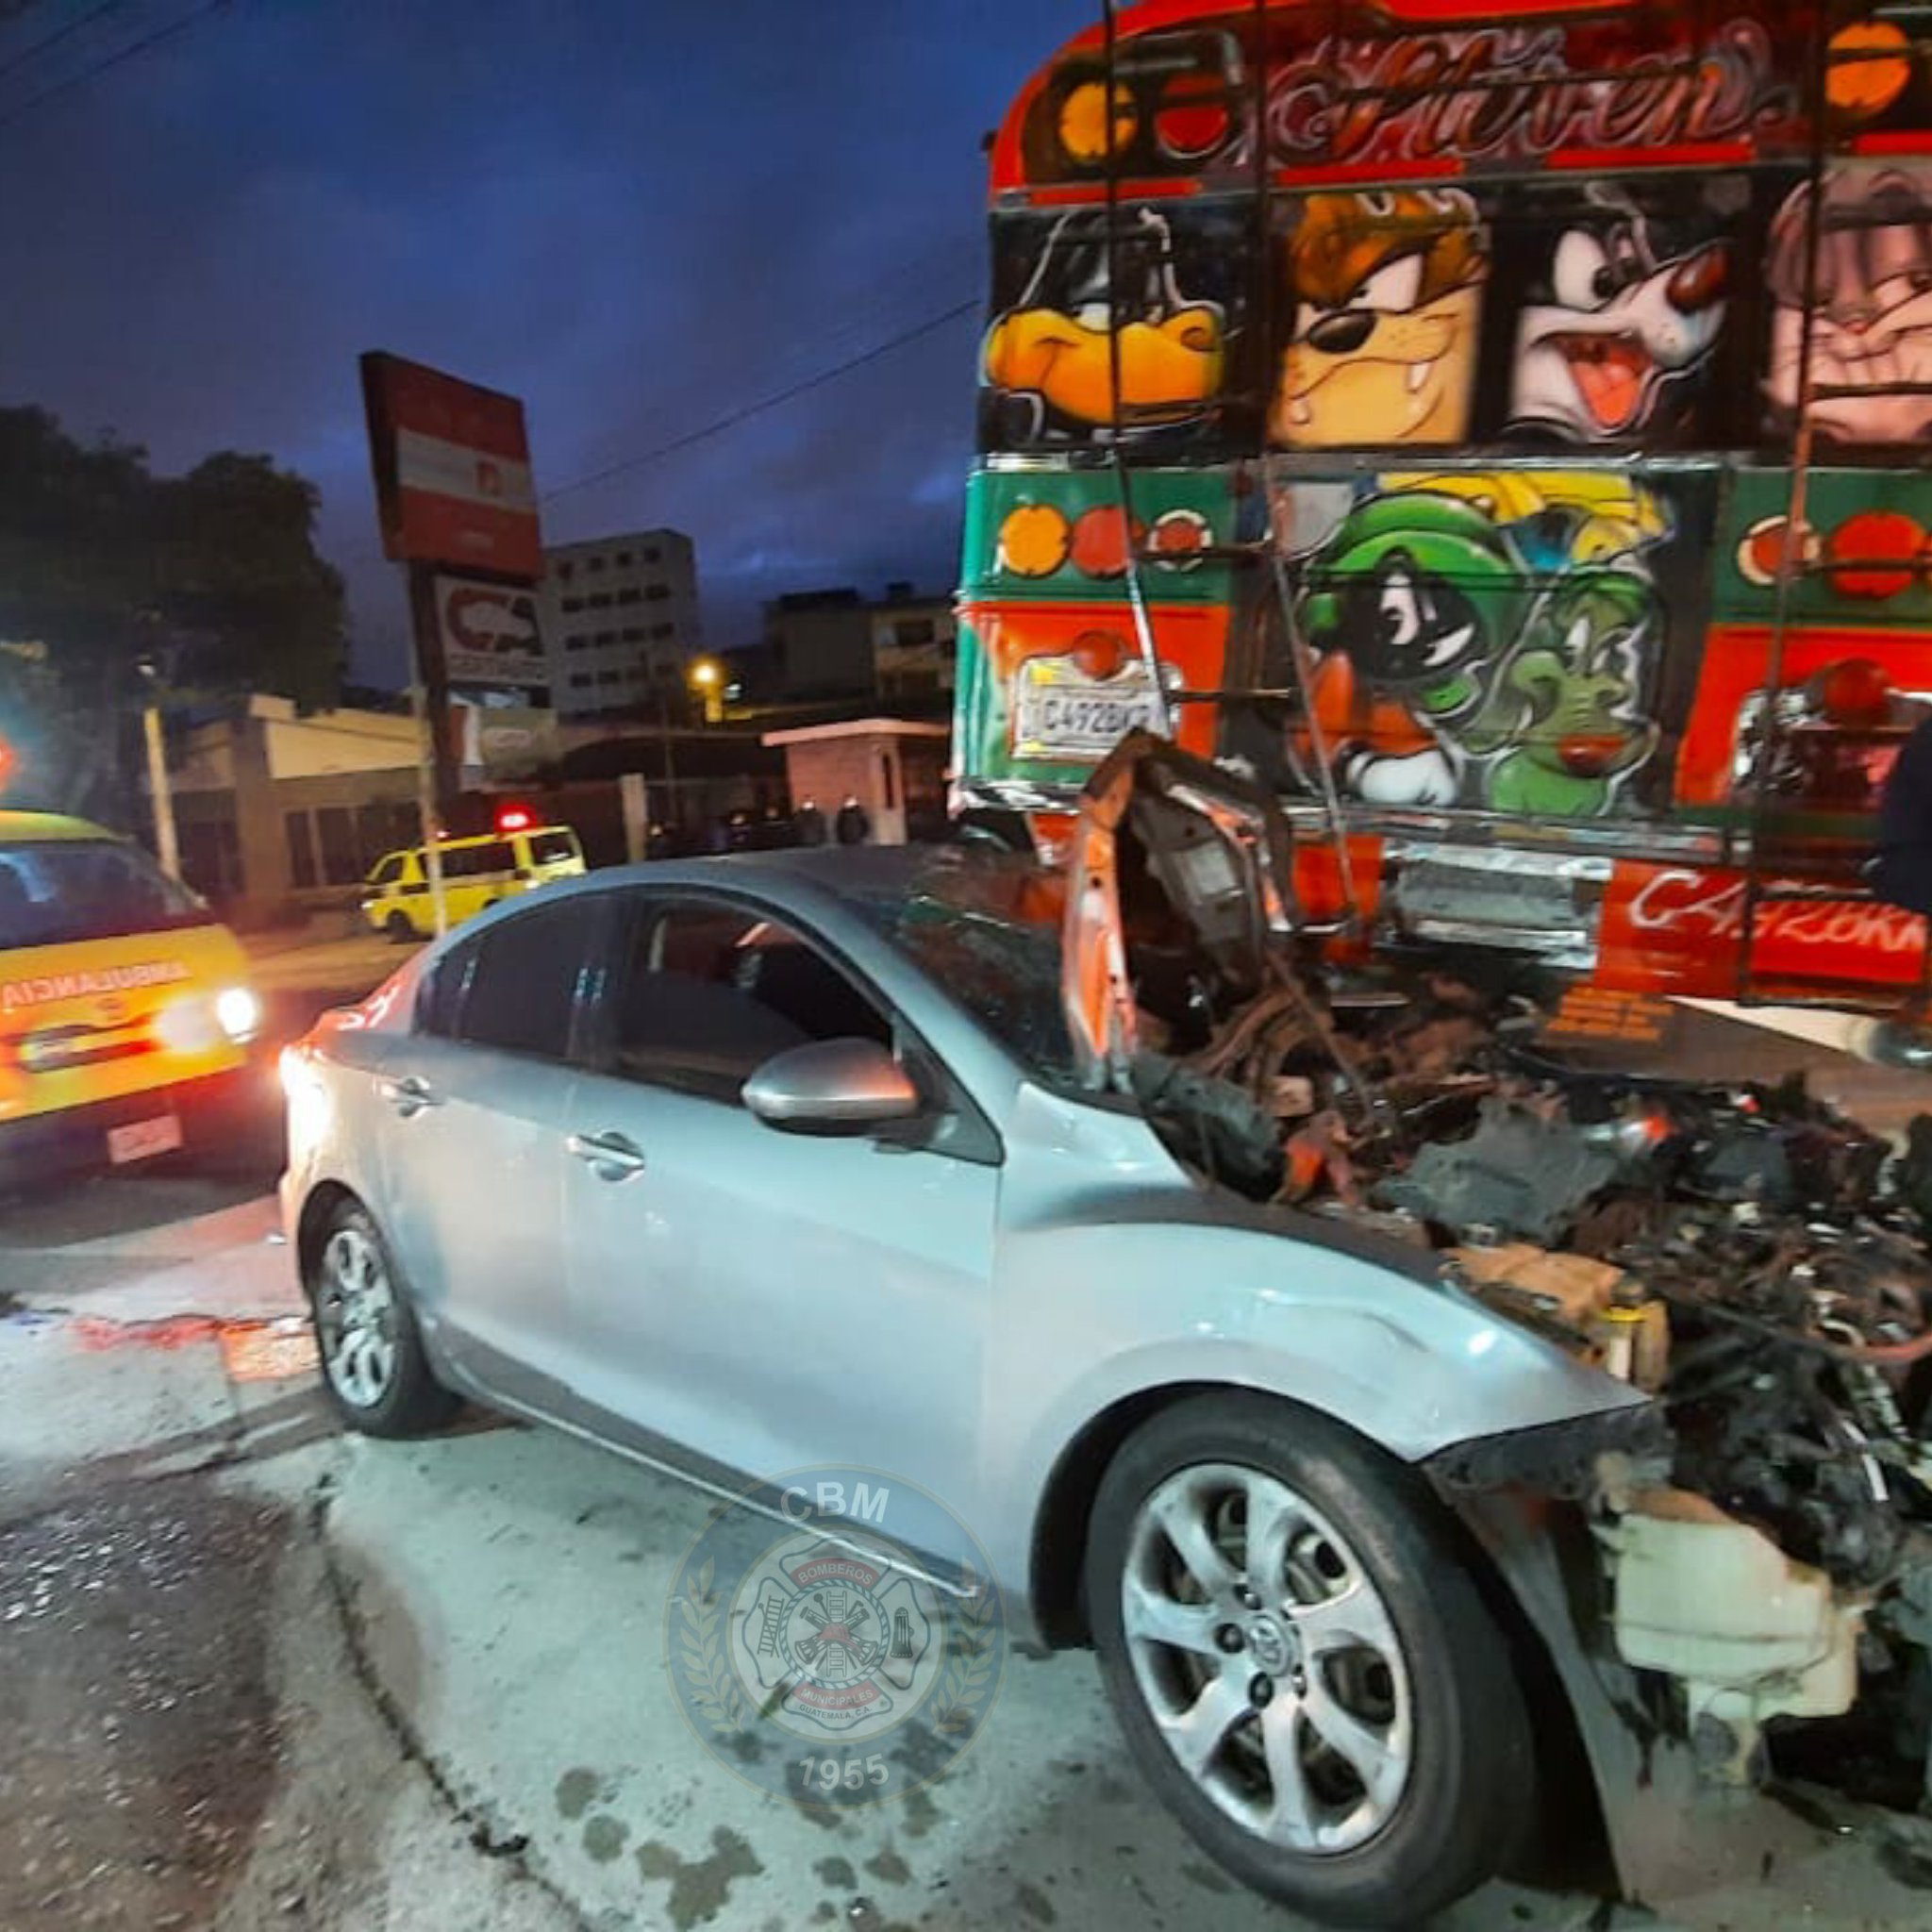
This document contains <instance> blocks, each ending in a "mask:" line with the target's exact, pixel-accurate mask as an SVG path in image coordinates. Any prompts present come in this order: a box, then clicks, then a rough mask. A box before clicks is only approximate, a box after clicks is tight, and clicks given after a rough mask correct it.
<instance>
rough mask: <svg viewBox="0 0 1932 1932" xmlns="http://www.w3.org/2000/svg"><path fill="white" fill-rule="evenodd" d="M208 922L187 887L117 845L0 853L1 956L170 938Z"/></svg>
mask: <svg viewBox="0 0 1932 1932" xmlns="http://www.w3.org/2000/svg"><path fill="white" fill-rule="evenodd" d="M207 922H208V907H207V906H206V904H204V902H203V901H202V900H201V899H200V898H198V897H197V896H196V895H195V894H194V893H192V892H191V891H189V890H188V888H187V887H186V886H183V885H179V884H177V883H176V882H175V880H173V879H171V878H170V877H168V875H167V874H165V873H164V872H162V871H161V870H160V868H159V867H158V866H157V865H156V864H155V862H154V861H153V860H152V859H151V858H148V856H147V855H146V853H144V852H142V851H140V850H139V849H138V848H137V847H135V846H132V845H124V844H122V843H121V842H120V841H117V840H111V839H48V840H43V841H33V842H29V843H26V844H20V845H0V950H5V949H7V948H9V947H14V946H58V945H66V944H68V943H70V942H72V941H75V940H108V939H119V938H121V937H122V936H124V935H125V934H128V933H141V932H166V931H169V930H170V929H172V928H174V927H176V926H183V925H202V924H206V923H207Z"/></svg>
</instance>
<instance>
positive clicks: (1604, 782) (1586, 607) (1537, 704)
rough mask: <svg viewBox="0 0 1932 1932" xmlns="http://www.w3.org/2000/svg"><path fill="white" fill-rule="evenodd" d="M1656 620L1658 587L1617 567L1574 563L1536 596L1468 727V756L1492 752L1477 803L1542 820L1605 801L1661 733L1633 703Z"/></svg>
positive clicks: (1593, 809) (1585, 813)
mask: <svg viewBox="0 0 1932 1932" xmlns="http://www.w3.org/2000/svg"><path fill="white" fill-rule="evenodd" d="M1658 617H1659V611H1658V608H1657V589H1656V586H1655V585H1653V584H1652V583H1651V582H1650V580H1649V579H1648V578H1647V577H1646V576H1644V575H1642V574H1641V572H1639V571H1636V570H1627V569H1623V568H1620V567H1616V566H1612V567H1610V568H1607V569H1586V570H1580V571H1578V572H1577V573H1576V574H1575V575H1574V576H1572V577H1570V578H1568V579H1567V580H1566V581H1564V582H1562V583H1560V584H1558V585H1557V588H1556V589H1554V590H1553V591H1550V593H1549V594H1548V595H1547V596H1546V597H1545V598H1544V599H1542V601H1541V603H1540V604H1539V606H1538V607H1537V608H1536V610H1535V612H1534V613H1533V614H1532V616H1531V618H1530V621H1529V623H1528V624H1527V625H1525V626H1524V635H1523V639H1522V641H1521V644H1520V646H1519V648H1518V649H1517V650H1516V651H1514V652H1513V653H1512V654H1511V655H1510V657H1509V658H1508V659H1507V661H1506V662H1505V663H1504V664H1503V666H1502V667H1501V669H1500V671H1499V672H1498V674H1497V675H1496V677H1495V679H1494V680H1493V683H1492V685H1491V693H1490V697H1489V700H1488V702H1487V703H1486V704H1485V706H1484V708H1483V712H1482V715H1481V716H1480V717H1479V718H1478V719H1477V720H1476V722H1475V724H1474V725H1472V727H1471V729H1470V732H1469V739H1468V743H1469V748H1470V750H1471V751H1472V752H1473V753H1482V752H1484V751H1486V750H1491V749H1493V752H1494V755H1493V756H1492V757H1491V758H1489V759H1488V761H1487V762H1486V763H1485V764H1484V766H1483V768H1482V787H1483V799H1482V802H1483V803H1484V804H1485V805H1487V806H1488V807H1489V808H1491V810H1494V811H1507V812H1516V813H1520V814H1524V815H1526V816H1530V817H1544V816H1547V817H1552V818H1595V817H1597V816H1599V815H1600V814H1601V813H1603V812H1604V811H1606V810H1607V809H1608V808H1609V804H1610V800H1611V797H1612V795H1613V793H1614V791H1615V789H1616V784H1617V780H1618V778H1619V777H1620V776H1621V775H1622V774H1624V773H1625V772H1629V771H1634V770H1636V768H1637V767H1638V766H1640V765H1641V764H1642V763H1643V762H1644V760H1645V759H1646V758H1649V757H1650V755H1651V753H1652V752H1653V751H1655V750H1656V748H1657V739H1658V737H1659V735H1660V734H1659V732H1658V728H1657V724H1655V723H1654V722H1652V721H1651V720H1649V719H1647V718H1642V717H1640V716H1639V715H1637V714H1636V711H1635V709H1634V707H1635V706H1636V704H1637V702H1638V694H1639V692H1640V691H1641V685H1642V674H1643V668H1644V661H1645V658H1646V655H1647V653H1648V651H1650V650H1654V649H1655V648H1656V647H1657V644H1658V641H1659V640H1658V638H1657V627H1658Z"/></svg>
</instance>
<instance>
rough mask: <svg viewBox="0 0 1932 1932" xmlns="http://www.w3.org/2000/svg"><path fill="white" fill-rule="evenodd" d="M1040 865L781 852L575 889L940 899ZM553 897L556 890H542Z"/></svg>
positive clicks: (853, 848) (650, 867) (618, 875)
mask: <svg viewBox="0 0 1932 1932" xmlns="http://www.w3.org/2000/svg"><path fill="white" fill-rule="evenodd" d="M1041 869H1042V868H1041V863H1040V861H1039V860H1038V859H1037V858H1033V857H1032V856H1031V855H1030V854H1023V853H1013V852H1004V851H998V850H995V849H993V848H992V847H990V846H982V845H960V844H945V845H788V846H779V847H777V848H776V849H774V850H773V851H769V852H725V853H719V854H717V855H715V856H712V857H706V858H661V859H650V860H646V861H645V862H643V863H641V864H638V865H625V866H616V867H611V868H608V869H606V870H602V871H597V872H593V873H591V874H588V876H586V877H585V878H584V879H582V880H575V881H570V882H569V883H570V884H574V885H577V886H579V887H584V888H591V889H593V890H594V889H595V887H596V886H597V885H599V884H600V883H601V884H603V885H605V886H608V885H610V884H612V883H613V882H617V881H622V882H624V883H625V884H632V885H640V886H649V885H666V886H671V885H699V884H706V883H708V884H712V885H719V886H730V885H737V886H740V887H741V888H746V889H749V890H753V891H756V890H758V888H759V887H774V888H775V887H782V886H785V885H790V884H793V883H797V884H802V885H805V886H807V887H808V888H812V889H815V890H816V891H819V892H821V893H824V894H828V895H829V896H830V897H832V898H835V899H879V898H883V897H893V898H900V897H904V898H910V897H912V896H913V895H915V894H919V895H925V896H931V897H934V898H941V899H943V898H946V897H949V896H951V894H950V892H949V891H948V882H949V881H957V880H961V879H966V878H973V877H985V878H990V877H992V876H994V875H996V874H1001V875H1008V876H1011V875H1013V874H1039V873H1040V872H1041ZM545 890H546V891H557V890H558V888H557V887H546V888H545Z"/></svg>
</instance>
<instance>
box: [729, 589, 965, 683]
mask: <svg viewBox="0 0 1932 1932" xmlns="http://www.w3.org/2000/svg"><path fill="white" fill-rule="evenodd" d="M957 629H958V626H957V625H956V623H955V621H954V617H953V601H952V599H951V598H950V597H935V596H921V595H919V594H917V593H916V592H915V591H914V590H913V588H912V586H911V585H910V584H909V583H904V582H897V583H891V584H888V585H887V586H886V594H885V595H884V596H883V597H880V598H876V599H868V598H866V597H864V596H862V595H861V594H860V593H859V592H858V591H857V590H856V589H854V588H853V587H852V586H850V585H842V586H841V587H840V588H839V589H837V590H827V591H791V592H790V593H788V594H787V595H785V596H782V597H778V598H775V599H774V601H773V602H771V603H769V604H767V605H766V606H765V635H764V641H763V643H762V645H761V646H760V647H759V649H758V652H757V653H756V654H755V655H756V663H748V664H747V666H746V668H747V670H748V671H749V672H750V674H751V678H752V681H753V682H754V683H756V684H757V685H758V686H759V687H761V688H760V689H759V691H758V696H760V697H769V698H775V699H779V700H792V701H799V700H803V701H812V700H821V701H824V700H839V699H852V700H864V701H866V702H870V701H871V700H873V699H874V698H886V699H890V700H891V701H892V702H894V703H896V704H912V705H917V704H920V703H926V704H932V703H936V702H939V703H942V702H943V700H944V698H945V696H946V695H947V694H948V693H949V692H950V691H952V688H953V657H954V650H955V637H956V633H957ZM753 655H754V654H749V653H747V654H744V656H745V657H746V658H747V659H749V658H751V657H752V656H753Z"/></svg>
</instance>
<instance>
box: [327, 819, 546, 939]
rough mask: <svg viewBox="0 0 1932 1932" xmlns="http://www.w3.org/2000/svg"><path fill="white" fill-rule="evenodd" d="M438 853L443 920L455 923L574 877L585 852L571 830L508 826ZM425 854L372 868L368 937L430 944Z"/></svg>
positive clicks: (413, 851) (447, 843) (365, 907)
mask: <svg viewBox="0 0 1932 1932" xmlns="http://www.w3.org/2000/svg"><path fill="white" fill-rule="evenodd" d="M436 849H437V852H438V853H439V855H440V856H441V859H442V895H443V906H444V914H445V917H446V918H447V919H448V921H449V923H450V924H452V925H459V924H461V923H462V922H463V921H464V920H466V919H468V918H470V917H471V916H472V915H473V914H475V913H478V912H480V911H482V909H483V908H484V907H486V906H494V905H495V904H496V902H497V901H498V900H499V899H508V897H510V896H511V894H512V893H516V892H528V891H535V889H536V888H537V887H539V886H541V885H545V884H547V883H548V882H549V881H550V880H551V879H567V878H574V877H575V875H576V874H579V873H581V872H582V871H583V869H584V848H583V847H582V846H581V845H579V844H578V843H577V835H576V834H575V832H574V831H572V830H571V828H570V827H569V826H568V825H515V826H510V825H506V826H505V827H504V828H503V829H502V830H500V831H496V832H492V833H490V834H489V835H488V836H487V837H484V838H480V839H447V840H444V841H441V842H440V843H439V844H438V846H437V848H436ZM426 853H427V848H426V847H425V846H422V845H417V846H412V847H410V848H409V849H408V850H407V851H403V852H391V853H390V854H389V856H388V857H387V858H382V859H379V860H378V861H377V862H376V864H375V866H373V867H372V868H371V870H370V874H369V877H368V878H367V879H366V880H365V881H364V884H363V897H362V916H363V918H364V919H366V920H367V921H368V922H369V929H370V931H372V932H386V933H387V934H388V935H389V936H390V938H391V939H392V940H396V941H404V940H425V939H428V938H429V937H430V936H431V935H432V934H433V933H434V932H435V931H436V913H435V910H434V908H432V907H431V905H430V903H429V867H428V862H427V858H426Z"/></svg>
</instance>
